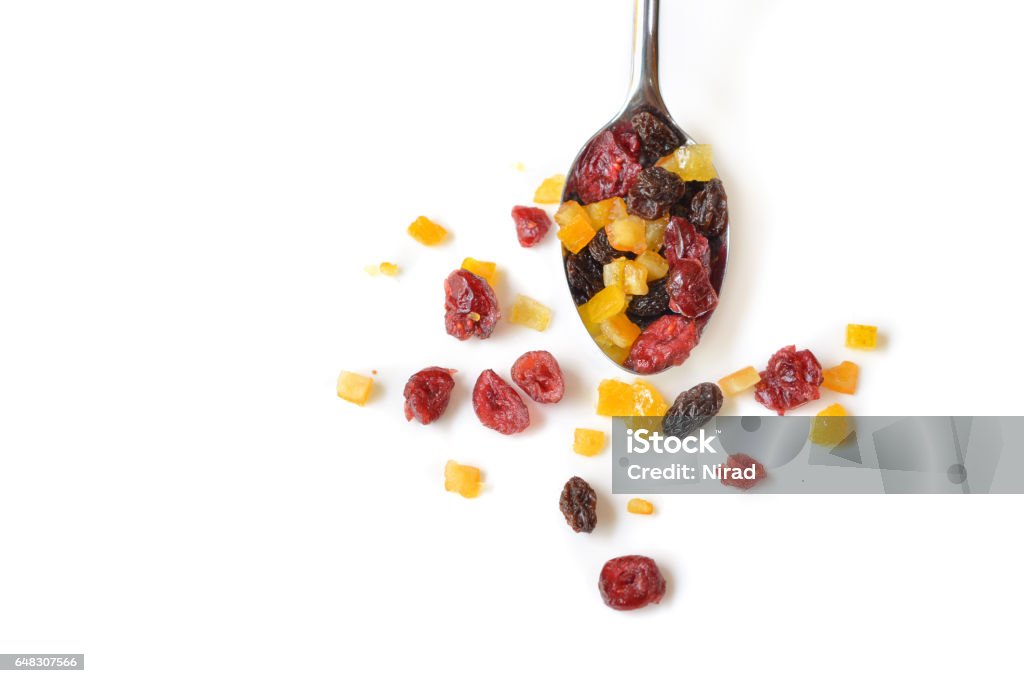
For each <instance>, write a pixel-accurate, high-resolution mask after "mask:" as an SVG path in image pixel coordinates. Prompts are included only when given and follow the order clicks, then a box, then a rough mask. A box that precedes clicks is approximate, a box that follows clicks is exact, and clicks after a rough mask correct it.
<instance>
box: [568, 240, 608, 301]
mask: <svg viewBox="0 0 1024 683" xmlns="http://www.w3.org/2000/svg"><path fill="white" fill-rule="evenodd" d="M565 277H566V279H567V280H568V281H569V289H570V291H571V292H572V299H573V301H574V302H575V303H576V305H577V306H582V305H583V304H585V303H587V302H588V301H590V299H591V298H592V297H593V296H594V295H595V294H597V293H598V292H600V291H601V290H602V289H604V274H603V273H602V271H601V264H600V263H598V262H597V261H595V260H594V257H592V256H591V255H590V251H588V250H587V249H583V250H581V251H580V253H578V254H573V253H572V252H569V253H567V254H566V256H565Z"/></svg>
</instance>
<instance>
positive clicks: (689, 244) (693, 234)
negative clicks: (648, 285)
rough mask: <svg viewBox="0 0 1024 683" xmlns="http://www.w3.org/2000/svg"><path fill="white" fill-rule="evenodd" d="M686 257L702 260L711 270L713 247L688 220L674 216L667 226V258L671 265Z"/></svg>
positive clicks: (709, 270) (705, 266)
mask: <svg viewBox="0 0 1024 683" xmlns="http://www.w3.org/2000/svg"><path fill="white" fill-rule="evenodd" d="M685 258H693V259H697V260H698V261H700V262H701V263H702V264H703V265H704V268H705V269H706V270H707V271H708V272H709V273H710V272H711V248H710V246H709V245H708V240H707V238H706V237H704V236H703V235H701V234H699V233H698V232H697V230H696V229H695V228H694V227H693V224H692V223H690V222H689V221H688V220H686V219H684V218H679V217H673V218H672V219H671V220H669V222H668V225H667V226H665V260H666V261H668V263H669V265H670V266H674V265H675V264H676V263H678V262H679V261H681V260H682V259H685Z"/></svg>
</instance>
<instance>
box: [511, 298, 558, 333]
mask: <svg viewBox="0 0 1024 683" xmlns="http://www.w3.org/2000/svg"><path fill="white" fill-rule="evenodd" d="M508 321H509V322H510V323H515V324H516V325H523V326H525V327H529V328H531V329H534V330H537V331H538V332H543V331H544V330H546V329H548V325H549V324H550V323H551V309H550V308H548V307H547V306H545V305H544V304H542V303H540V302H539V301H536V300H534V299H531V298H530V297H528V296H525V295H523V294H520V295H519V296H517V297H516V302H515V303H514V304H512V311H511V312H510V313H509V316H508Z"/></svg>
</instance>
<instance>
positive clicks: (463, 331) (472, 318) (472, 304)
mask: <svg viewBox="0 0 1024 683" xmlns="http://www.w3.org/2000/svg"><path fill="white" fill-rule="evenodd" d="M500 318H501V310H500V309H499V308H498V299H497V297H496V296H494V290H493V289H491V286H490V285H489V284H487V280H485V279H483V278H482V277H480V276H479V275H474V274H473V273H471V272H469V271H468V270H464V269H459V270H455V271H452V273H451V275H449V276H448V277H447V279H445V281H444V326H445V330H447V332H448V334H450V335H451V336H453V337H455V338H456V339H461V340H466V339H469V338H470V337H472V336H474V335H475V336H477V337H479V338H480V339H487V338H488V337H490V336H491V332H493V331H494V326H495V325H497V324H498V320H499V319H500Z"/></svg>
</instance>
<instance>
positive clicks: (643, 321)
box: [626, 311, 661, 330]
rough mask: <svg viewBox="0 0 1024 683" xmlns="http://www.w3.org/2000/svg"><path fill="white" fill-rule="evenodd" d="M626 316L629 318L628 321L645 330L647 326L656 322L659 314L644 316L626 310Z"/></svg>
mask: <svg viewBox="0 0 1024 683" xmlns="http://www.w3.org/2000/svg"><path fill="white" fill-rule="evenodd" d="M626 317H627V318H629V320H630V322H632V323H633V324H634V325H636V326H637V327H639V328H640V329H641V330H646V329H647V328H648V327H650V326H651V325H653V324H654V323H655V322H657V320H658V318H660V317H661V316H660V315H659V316H657V317H655V318H645V317H643V316H640V315H633V314H632V313H630V312H629V311H626Z"/></svg>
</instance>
